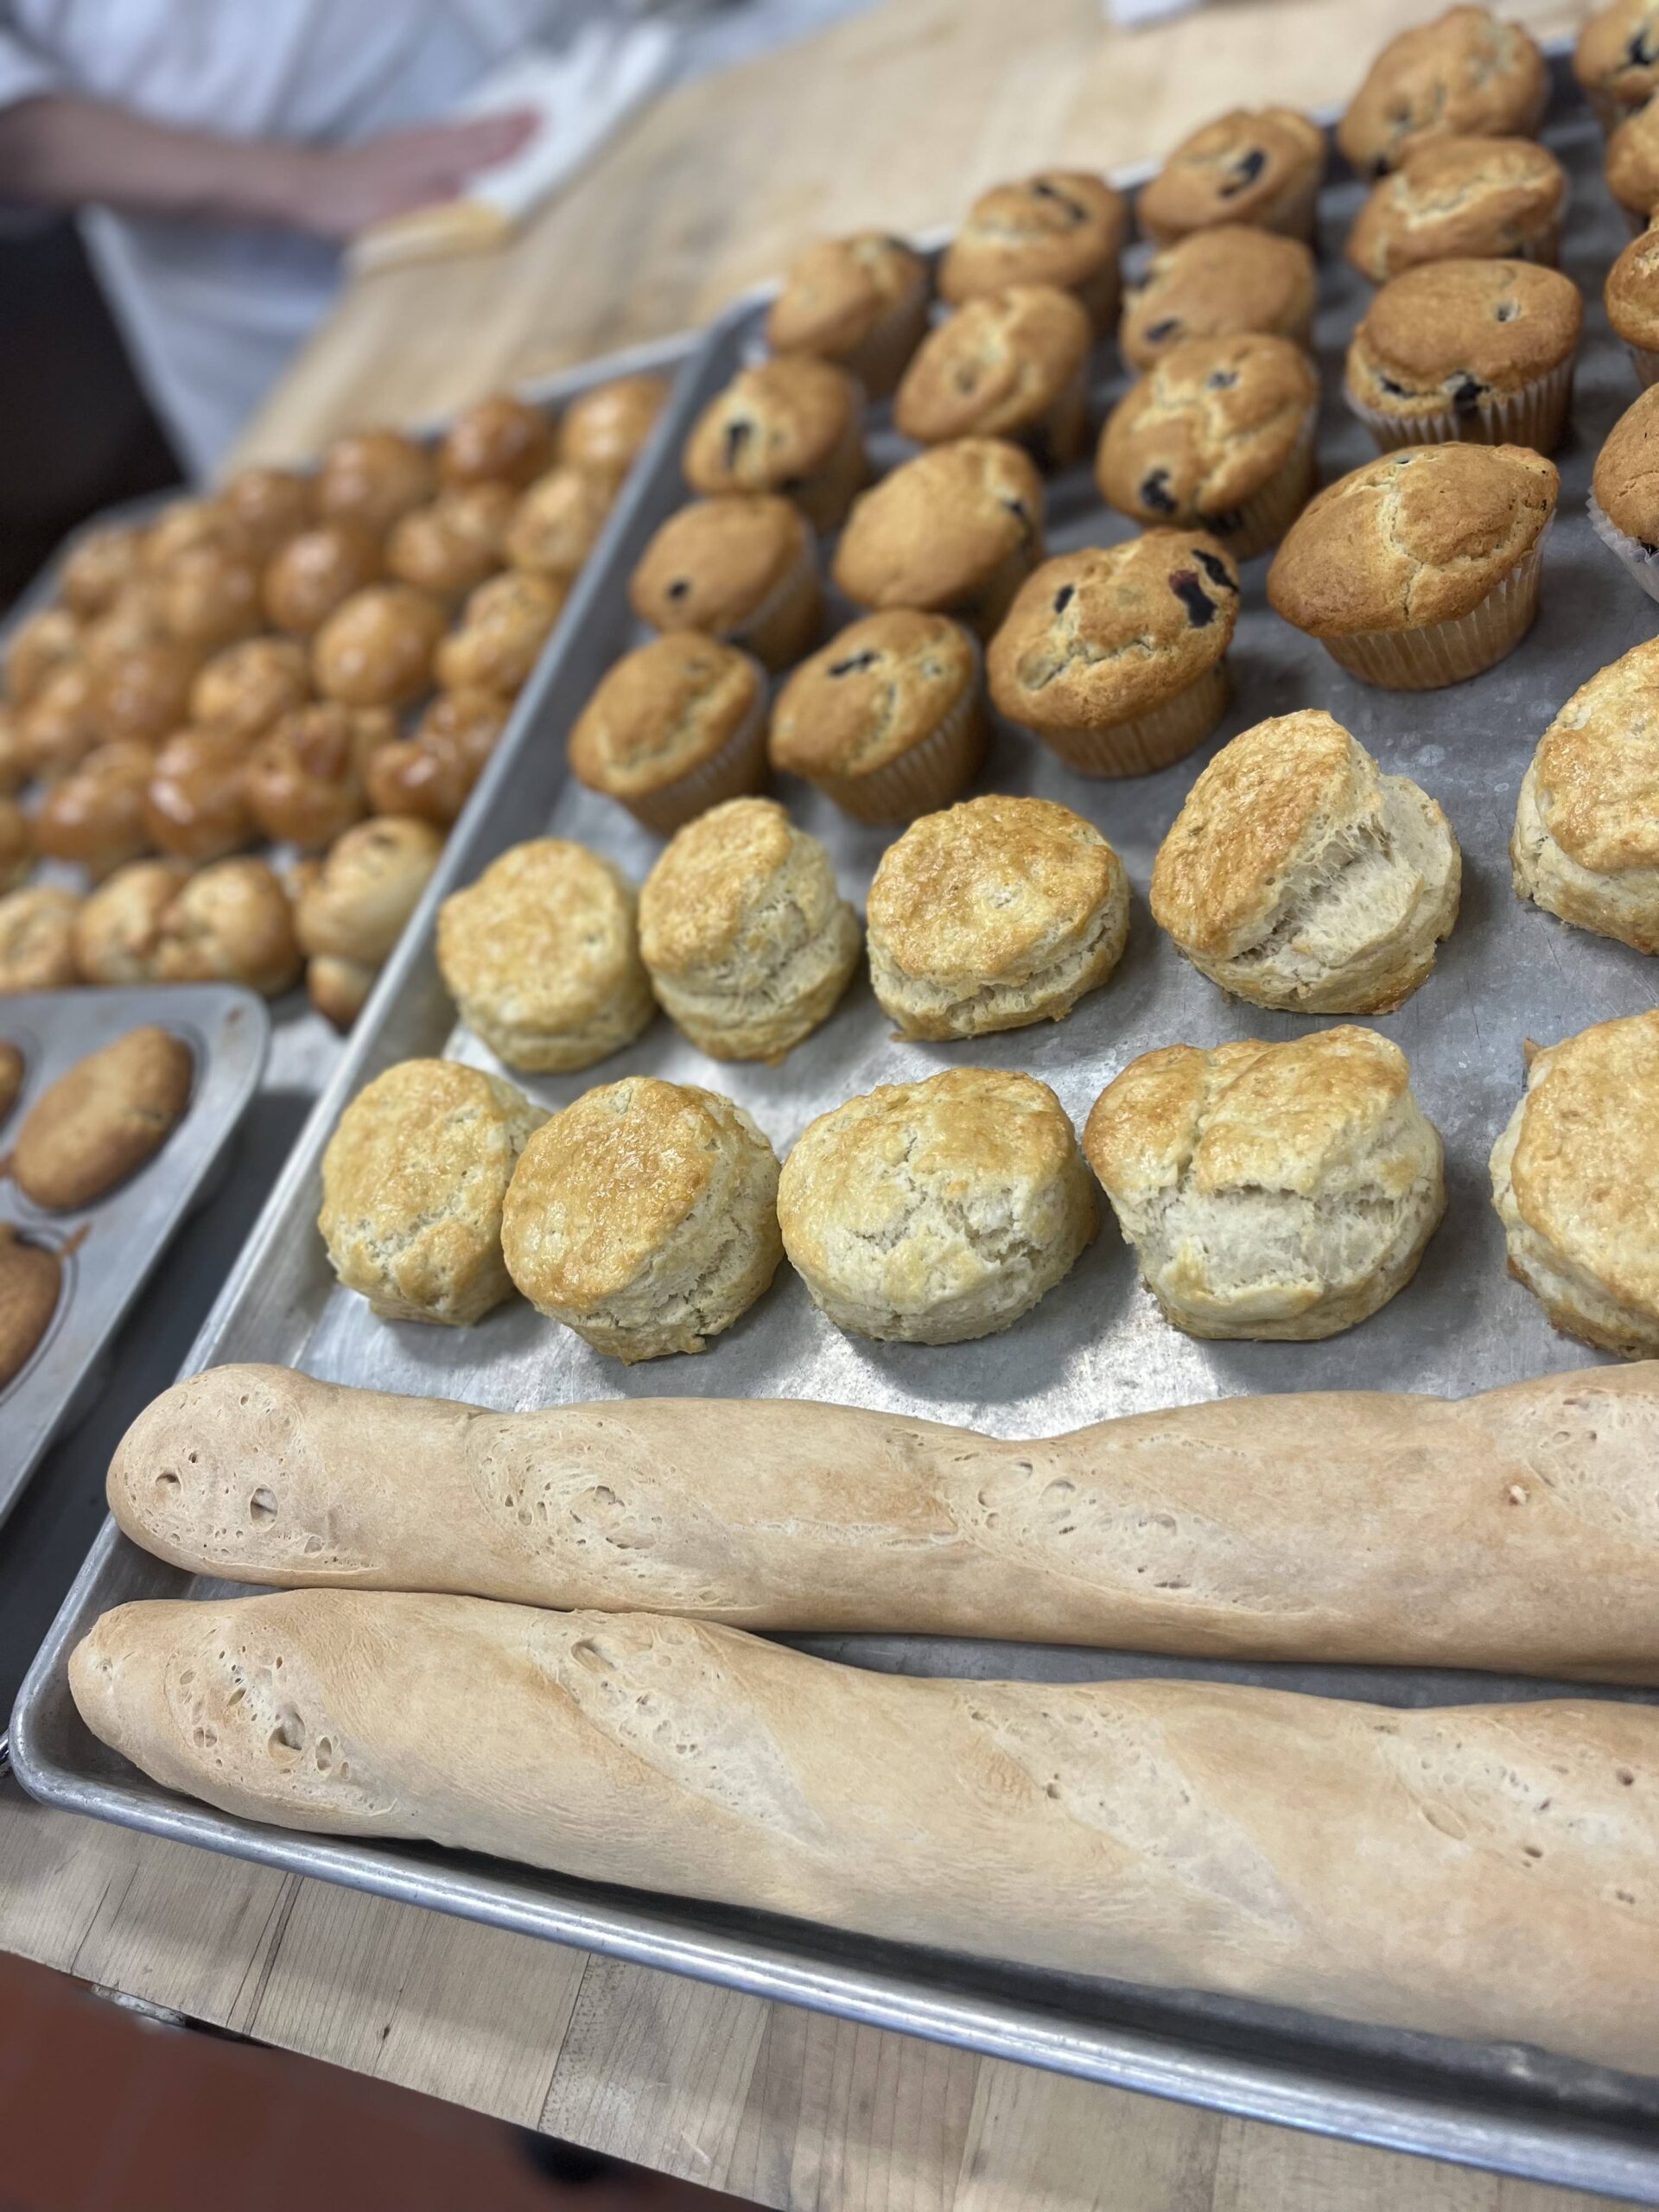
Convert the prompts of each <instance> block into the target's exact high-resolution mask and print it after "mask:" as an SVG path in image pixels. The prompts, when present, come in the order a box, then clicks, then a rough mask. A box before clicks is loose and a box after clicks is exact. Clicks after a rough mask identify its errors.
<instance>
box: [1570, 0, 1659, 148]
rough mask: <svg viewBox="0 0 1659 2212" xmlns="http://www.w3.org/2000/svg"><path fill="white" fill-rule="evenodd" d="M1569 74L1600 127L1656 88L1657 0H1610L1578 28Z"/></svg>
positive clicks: (1613, 123) (1610, 125) (1611, 125)
mask: <svg viewBox="0 0 1659 2212" xmlns="http://www.w3.org/2000/svg"><path fill="white" fill-rule="evenodd" d="M1573 75H1574V76H1575V77H1576V78H1577V79H1578V80H1579V82H1580V85H1581V86H1583V88H1584V93H1585V97H1586V99H1588V101H1589V103H1590V105H1591V106H1592V108H1593V109H1594V110H1595V111H1596V119H1597V121H1598V122H1599V124H1601V126H1602V128H1603V130H1615V129H1616V128H1617V127H1618V124H1621V123H1622V122H1623V121H1624V118H1625V117H1626V116H1627V115H1633V114H1634V113H1635V112H1636V111H1637V108H1640V107H1645V106H1646V105H1647V104H1648V102H1649V100H1650V99H1652V98H1653V96H1654V94H1655V93H1656V92H1659V0H1611V6H1608V7H1603V8H1598V9H1597V10H1595V12H1594V13H1593V14H1592V16H1591V17H1590V18H1589V20H1588V22H1586V24H1585V26H1584V29H1582V30H1581V31H1580V33H1579V42H1578V44H1577V46H1576V47H1575V48H1573Z"/></svg>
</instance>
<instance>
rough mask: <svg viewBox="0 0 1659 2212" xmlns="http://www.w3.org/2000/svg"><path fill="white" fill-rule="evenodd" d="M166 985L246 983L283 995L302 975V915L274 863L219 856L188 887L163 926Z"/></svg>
mask: <svg viewBox="0 0 1659 2212" xmlns="http://www.w3.org/2000/svg"><path fill="white" fill-rule="evenodd" d="M155 972H156V980H157V981H158V982H163V983H245V984H246V985H247V986H248V988H249V989H250V990H252V991H258V992H259V993H260V994H261V995H263V996H264V997H265V998H270V999H274V998H280V997H281V996H282V995H283V992H284V991H287V990H291V989H292V988H293V987H294V985H295V984H296V982H298V981H299V977H300V949H299V946H298V945H297V944H296V942H295V938H294V916H293V912H292V909H291V908H290V907H289V901H288V893H287V892H285V891H284V890H283V884H282V879H281V877H280V876H279V875H278V874H277V871H276V869H275V868H271V867H270V865H269V864H268V863H267V862H266V861H260V860H251V859H239V860H229V861H214V862H213V865H212V867H211V868H203V869H202V870H201V871H200V874H196V875H193V876H191V877H190V878H189V879H188V881H186V882H185V883H184V884H183V885H181V887H180V889H179V891H178V893H176V895H175V897H174V898H173V899H171V900H170V901H169V902H168V905H167V906H165V907H163V909H162V917H161V920H160V921H159V923H158V924H157V925H156V960H155Z"/></svg>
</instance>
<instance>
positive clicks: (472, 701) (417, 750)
mask: <svg viewBox="0 0 1659 2212" xmlns="http://www.w3.org/2000/svg"><path fill="white" fill-rule="evenodd" d="M508 712H509V706H508V702H507V701H506V700H505V699H498V698H497V697H496V696H495V694H494V693H493V691H440V692H439V693H438V695H437V696H436V698H435V699H434V700H432V701H431V702H430V703H429V705H428V707H427V708H426V710H425V712H424V713H423V715H422V716H421V719H420V721H418V722H417V723H416V727H415V730H414V734H412V735H411V736H409V737H388V738H386V739H385V740H384V741H382V742H381V743H380V744H378V745H377V746H376V747H374V749H373V751H372V753H370V754H369V756H368V760H367V761H366V763H365V766H364V770H363V781H364V787H365V790H366V791H367V793H368V800H369V805H370V808H371V810H372V811H373V812H374V813H376V814H418V815H419V816H420V817H422V819H423V821H427V822H435V823H437V825H438V827H439V828H440V829H448V826H449V824H450V823H452V822H453V821H454V818H455V817H456V816H457V815H458V814H459V813H460V812H461V808H462V807H463V806H465V804H467V797H468V795H469V794H470V792H471V791H472V788H473V785H474V784H475V783H476V782H477V781H478V779H479V777H480V775H481V774H482V773H483V771H484V764H485V762H486V760H488V759H489V757H490V755H491V753H493V751H494V749H495V743H496V740H497V739H498V738H499V736H500V734H501V733H502V731H503V730H504V729H505V727H506V721H507V715H508Z"/></svg>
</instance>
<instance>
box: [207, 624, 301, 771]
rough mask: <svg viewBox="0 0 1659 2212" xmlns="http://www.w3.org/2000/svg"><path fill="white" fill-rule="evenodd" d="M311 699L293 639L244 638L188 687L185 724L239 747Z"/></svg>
mask: <svg viewBox="0 0 1659 2212" xmlns="http://www.w3.org/2000/svg"><path fill="white" fill-rule="evenodd" d="M310 696H311V670H310V664H309V662H308V660H307V658H306V653H305V647H304V646H303V645H301V644H300V643H299V641H298V639H294V638H245V639H243V641H242V643H241V644H240V645H227V646H226V649H225V651H224V652H221V653H215V654H214V655H213V658H212V660H210V661H209V662H208V663H207V666H206V667H205V668H203V670H202V671H201V672H200V675H199V676H198V677H197V678H196V680H195V682H194V683H193V684H192V685H191V687H190V721H191V722H192V723H193V724H194V727H195V728H198V729H211V730H214V731H217V732H218V733H219V734H220V735H222V736H225V737H231V738H234V739H235V740H236V741H237V742H238V744H239V745H241V746H242V747H248V746H250V745H251V744H252V743H253V742H254V741H255V740H256V739H257V738H261V737H263V736H264V734H265V732H266V731H267V730H268V729H270V728H271V727H272V725H273V724H274V723H276V722H278V721H281V720H282V718H283V715H289V714H292V713H293V711H294V709H296V707H302V706H304V704H305V702H306V701H307V700H308V698H309V697H310Z"/></svg>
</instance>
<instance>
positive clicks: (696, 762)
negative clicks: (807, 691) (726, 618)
mask: <svg viewBox="0 0 1659 2212" xmlns="http://www.w3.org/2000/svg"><path fill="white" fill-rule="evenodd" d="M569 755H570V768H571V772H572V773H573V774H574V775H575V779H576V780H577V782H578V783H582V784H585V785H587V786H588V790H589V791H603V792H604V793H605V795H606V797H607V798H613V799H615V800H616V801H617V802H618V803H619V804H620V805H623V806H626V808H627V810H628V811H629V813H630V814H632V816H633V817H635V818H636V820H638V821H640V822H643V823H645V827H646V829H654V830H655V831H656V833H657V835H658V836H659V837H671V836H673V834H674V832H675V831H676V830H677V829H679V828H680V826H681V824H682V823H687V822H690V820H692V818H693V817H695V816H696V815H699V814H703V813H706V812H707V811H708V810H709V808H710V807H711V806H718V805H719V804H720V803H721V800H722V799H728V798H741V797H742V796H743V795H744V794H745V793H746V792H748V791H753V790H754V789H755V788H756V786H757V785H759V784H760V781H761V779H762V778H763V777H764V775H765V773H766V672H765V671H764V670H763V669H762V668H761V666H760V663H759V662H758V661H756V660H755V659H753V657H752V656H751V655H750V654H748V653H746V652H741V651H740V649H739V648H738V647H737V646H736V645H722V644H721V641H720V639H717V638H705V637H703V636H702V635H701V634H700V633H699V632H697V631H696V630H680V631H676V632H673V633H672V634H671V636H668V637H665V638H653V639H652V642H651V643H650V644H649V645H641V646H640V647H639V650H638V651H637V652H631V653H626V654H625V655H624V656H623V658H621V659H620V661H618V662H617V664H616V665H615V667H614V668H613V669H612V670H611V671H610V672H609V674H608V675H607V676H606V677H605V678H604V679H603V681H602V682H601V684H600V685H599V688H598V690H596V691H595V692H594V696H593V697H592V698H591V699H589V701H588V703H587V705H586V706H585V707H584V708H583V709H582V712H581V714H580V715H577V717H576V721H575V727H574V728H572V730H571V732H570V738H569Z"/></svg>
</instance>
